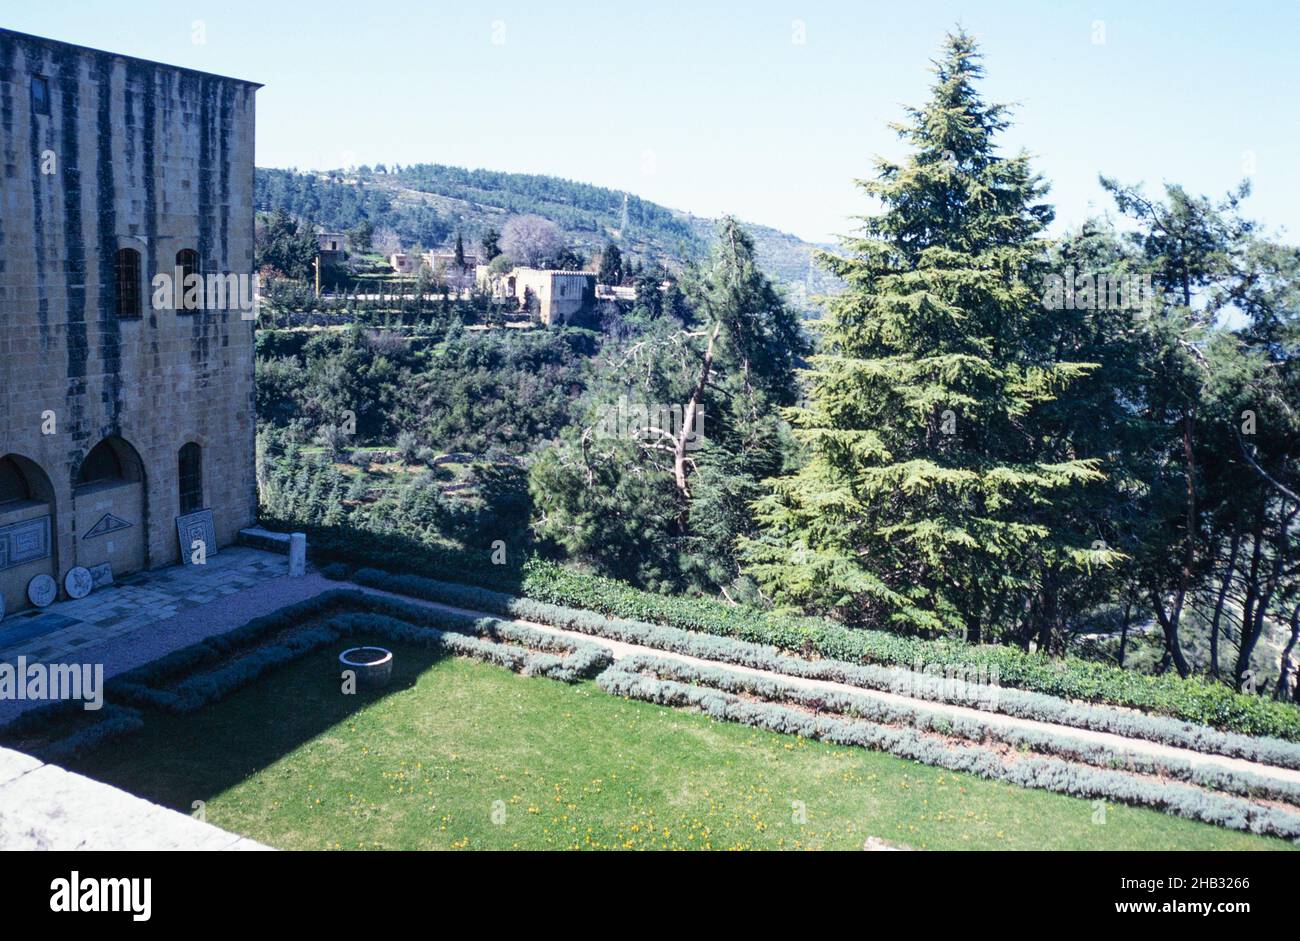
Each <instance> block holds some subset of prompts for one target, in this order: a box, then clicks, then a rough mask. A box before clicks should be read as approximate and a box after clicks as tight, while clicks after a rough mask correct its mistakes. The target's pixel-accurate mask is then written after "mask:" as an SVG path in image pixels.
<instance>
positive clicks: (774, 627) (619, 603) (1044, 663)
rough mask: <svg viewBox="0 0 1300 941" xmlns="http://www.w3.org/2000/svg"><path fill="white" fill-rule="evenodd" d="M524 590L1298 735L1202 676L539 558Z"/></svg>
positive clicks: (801, 649) (809, 647) (757, 639)
mask: <svg viewBox="0 0 1300 941" xmlns="http://www.w3.org/2000/svg"><path fill="white" fill-rule="evenodd" d="M522 589H523V590H522V593H523V594H524V595H526V596H527V597H530V598H535V599H537V600H539V601H549V602H552V603H554V604H564V605H570V606H572V607H577V608H587V609H590V610H593V611H599V612H601V613H602V614H608V615H613V616H616V617H624V618H635V619H638V620H644V621H654V622H657V623H661V624H667V625H670V626H672V627H678V628H682V629H684V630H691V631H700V632H702V633H707V634H718V635H721V636H724V637H736V638H739V639H741V640H748V641H752V642H754V643H760V644H772V645H773V646H776V647H780V648H782V649H784V650H789V651H793V652H796V653H800V654H803V655H804V656H814V655H815V656H819V657H830V658H833V659H836V660H846V661H849V662H850V663H874V664H881V665H887V666H906V667H910V666H912V665H913V664H915V663H917V662H918V661H919V662H921V663H924V664H926V665H927V666H935V667H938V668H940V669H945V668H948V667H957V668H960V669H962V670H966V671H969V672H977V671H978V672H982V673H985V674H987V673H990V672H992V671H994V670H996V671H997V677H998V682H999V683H1000V684H1001V685H1003V686H1011V687H1015V688H1017V689H1025V690H1031V691H1033V692H1038V693H1045V694H1047V695H1051V696H1057V697H1060V698H1063V699H1077V700H1083V701H1085V702H1094V703H1109V704H1112V705H1118V706H1128V707H1130V708H1134V709H1141V710H1143V711H1144V712H1151V713H1156V714H1158V715H1166V716H1173V717H1175V718H1179V719H1184V720H1186V721H1188V722H1196V723H1199V724H1202V725H1208V726H1212V727H1213V728H1216V729H1224V730H1228V731H1233V732H1240V733H1241V734H1243V735H1269V736H1273V737H1275V738H1283V739H1287V740H1289V741H1300V708H1297V707H1296V706H1294V705H1292V704H1289V703H1284V702H1277V701H1275V700H1271V699H1265V698H1263V697H1261V696H1255V695H1246V694H1242V693H1237V692H1234V691H1233V690H1231V689H1229V688H1228V687H1226V686H1224V685H1222V684H1219V683H1209V682H1206V681H1204V680H1200V679H1187V680H1185V679H1182V678H1181V677H1178V676H1177V675H1168V674H1166V675H1163V676H1154V675H1151V674H1144V673H1136V672H1134V671H1132V670H1122V669H1120V668H1118V667H1113V666H1110V665H1107V664H1102V663H1094V662H1092V661H1089V660H1082V659H1080V658H1078V657H1065V658H1060V659H1051V658H1048V657H1046V656H1040V655H1038V654H1029V653H1025V652H1024V651H1022V650H1020V649H1018V648H1015V647H1003V646H975V645H971V644H966V643H963V642H959V641H948V640H923V639H920V638H915V637H905V636H902V635H899V634H891V633H887V632H885V631H877V630H867V629H861V628H850V627H845V626H844V625H842V624H838V623H836V622H834V621H830V620H826V619H822V618H807V617H789V616H782V615H779V614H774V613H771V612H767V611H761V610H757V609H754V608H749V607H733V606H730V605H725V604H722V603H720V602H716V601H711V600H707V599H700V598H671V597H666V596H663V595H656V594H651V593H649V592H644V591H638V590H637V589H634V588H631V587H629V586H627V585H623V584H621V583H619V582H616V581H613V580H611V579H606V578H599V577H595V576H590V575H582V574H579V573H576V572H573V571H570V570H568V569H565V568H562V567H561V566H559V565H556V564H554V563H551V562H543V561H540V560H533V561H531V562H529V563H528V565H526V566H525V570H524V581H523V585H522Z"/></svg>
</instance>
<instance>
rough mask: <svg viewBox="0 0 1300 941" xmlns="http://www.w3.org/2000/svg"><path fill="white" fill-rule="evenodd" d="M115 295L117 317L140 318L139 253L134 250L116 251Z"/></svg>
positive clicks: (122, 249) (121, 249)
mask: <svg viewBox="0 0 1300 941" xmlns="http://www.w3.org/2000/svg"><path fill="white" fill-rule="evenodd" d="M114 267H115V270H116V289H117V290H116V294H117V315H118V316H119V317H139V316H140V253H139V252H137V251H136V250H135V249H134V248H120V249H118V251H117V260H116V264H115V266H114Z"/></svg>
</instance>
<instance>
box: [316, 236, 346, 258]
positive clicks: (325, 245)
mask: <svg viewBox="0 0 1300 941" xmlns="http://www.w3.org/2000/svg"><path fill="white" fill-rule="evenodd" d="M347 244H348V243H347V237H346V236H345V235H343V233H342V232H317V233H316V251H317V252H318V253H319V255H320V260H321V263H322V264H326V265H341V264H342V263H343V262H344V261H345V260H346V259H347V256H348V252H347Z"/></svg>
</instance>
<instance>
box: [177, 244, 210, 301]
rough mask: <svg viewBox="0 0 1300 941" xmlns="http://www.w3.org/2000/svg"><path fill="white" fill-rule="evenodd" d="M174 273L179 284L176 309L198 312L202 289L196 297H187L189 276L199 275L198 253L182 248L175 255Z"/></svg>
mask: <svg viewBox="0 0 1300 941" xmlns="http://www.w3.org/2000/svg"><path fill="white" fill-rule="evenodd" d="M176 272H177V275H178V277H179V278H180V282H179V283H178V284H177V285H176V309H177V310H184V311H192V310H198V309H199V308H201V307H202V306H203V302H202V298H203V288H202V287H201V286H200V287H199V289H198V293H197V295H196V296H193V297H191V296H189V294H190V291H189V287H190V283H189V282H190V275H193V274H199V253H198V252H196V251H195V250H194V249H192V248H182V249H181V250H180V251H179V252H177V253H176Z"/></svg>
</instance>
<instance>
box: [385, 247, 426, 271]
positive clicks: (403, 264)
mask: <svg viewBox="0 0 1300 941" xmlns="http://www.w3.org/2000/svg"><path fill="white" fill-rule="evenodd" d="M420 260H421V259H420V257H419V256H418V255H408V254H407V253H406V252H394V253H393V254H392V255H391V256H390V257H389V259H388V263H389V264H390V265H392V266H393V270H394V271H396V272H397V273H398V274H415V273H416V272H417V271H419V270H420Z"/></svg>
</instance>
